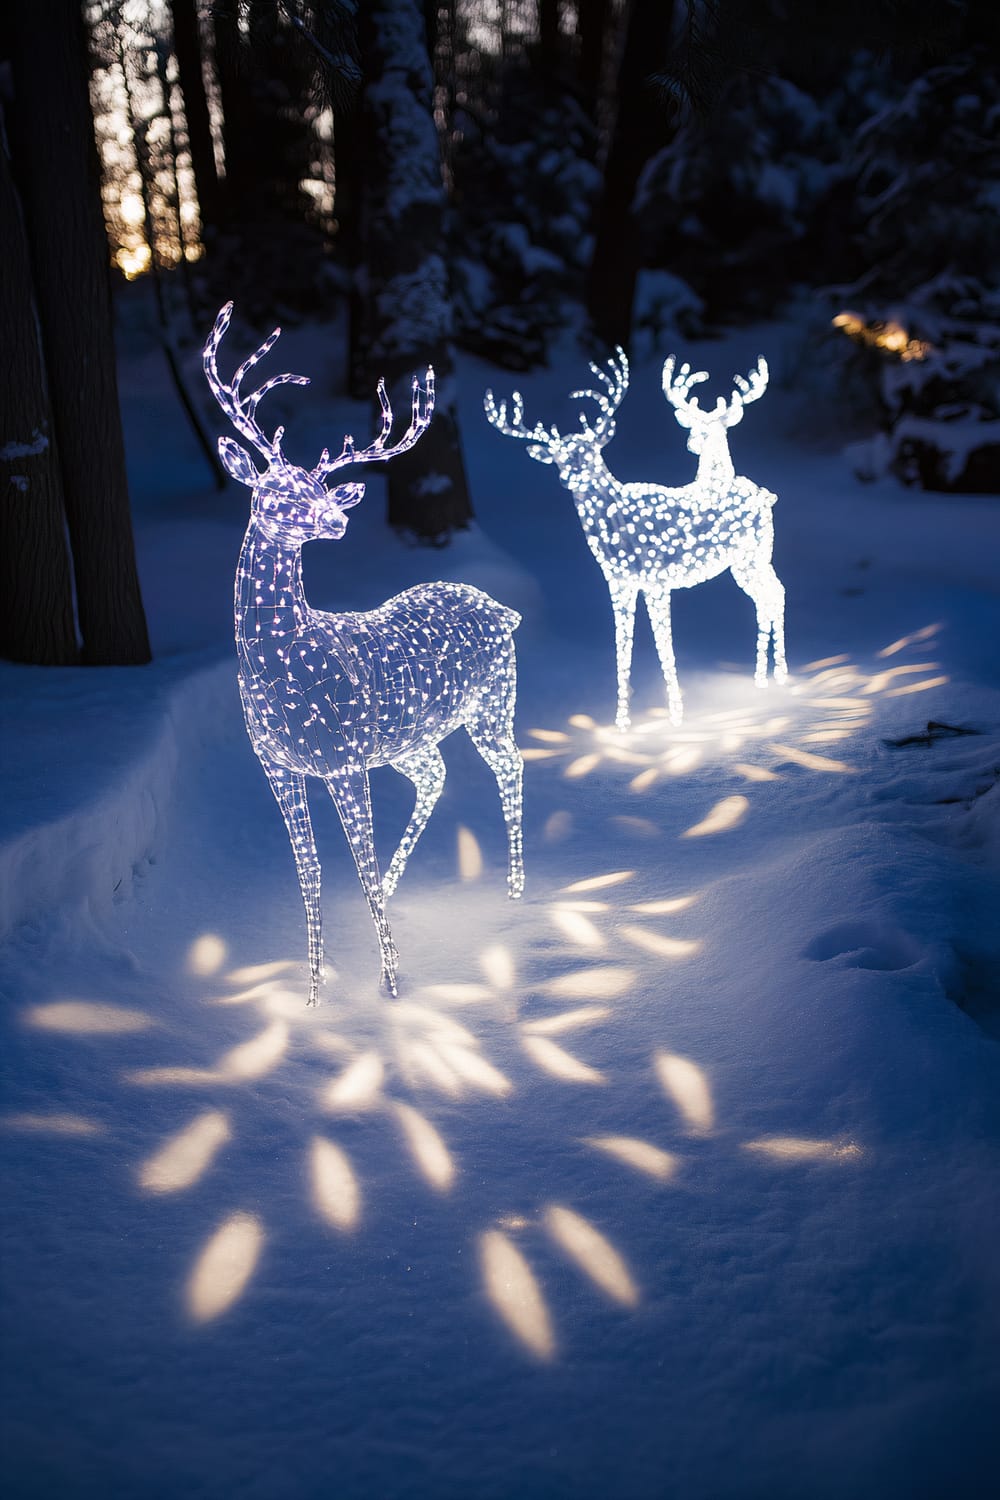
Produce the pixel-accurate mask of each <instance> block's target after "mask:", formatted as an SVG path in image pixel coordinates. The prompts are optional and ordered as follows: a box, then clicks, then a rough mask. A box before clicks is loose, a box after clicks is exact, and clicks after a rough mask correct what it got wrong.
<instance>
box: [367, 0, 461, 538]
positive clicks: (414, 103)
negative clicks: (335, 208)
mask: <svg viewBox="0 0 1000 1500" xmlns="http://www.w3.org/2000/svg"><path fill="white" fill-rule="evenodd" d="M360 38H361V61H362V73H363V77H364V86H363V94H362V113H361V120H360V127H359V136H360V149H361V173H360V181H361V183H362V184H363V201H362V209H361V242H362V250H363V256H364V262H365V282H364V285H363V288H362V291H363V300H364V304H365V316H364V328H365V333H366V335H367V349H366V355H367V359H366V364H367V367H368V371H369V377H370V379H371V380H372V381H374V378H376V377H377V376H378V375H380V374H381V375H384V376H385V378H386V383H387V385H388V386H389V387H390V390H391V391H392V396H393V405H394V408H395V409H396V410H397V411H399V410H403V411H405V410H408V409H409V391H408V385H407V382H408V380H409V377H410V376H411V375H413V374H415V373H419V374H421V376H422V374H423V370H424V368H425V367H426V365H427V364H428V363H433V365H434V369H435V372H436V374H437V377H438V401H437V406H436V408H435V412H434V420H433V422H432V423H431V425H430V428H429V430H428V432H427V434H426V435H425V437H424V438H423V440H422V441H421V442H420V443H419V444H418V445H417V446H416V447H415V448H413V449H412V450H411V451H410V452H409V453H407V454H405V455H402V456H401V457H400V458H397V459H396V460H395V461H394V462H393V464H392V466H391V467H390V469H389V472H388V486H389V523H390V525H392V526H398V527H400V528H403V529H405V530H406V531H408V532H411V533H412V534H413V535H415V536H417V537H420V538H422V539H424V540H427V541H437V540H441V539H443V538H445V537H446V536H447V535H448V533H449V532H451V531H453V530H454V529H456V528H459V527H463V526H465V525H466V524H467V523H468V521H469V518H470V517H471V515H472V506H471V503H470V499H469V489H468V482H467V479H466V474H465V464H464V460H463V458H462V451H461V446H460V443H459V435H458V423H457V419H456V414H455V401H454V393H453V388H452V370H453V357H452V346H451V335H452V307H451V298H450V290H449V285H448V268H447V256H446V253H445V243H444V212H445V190H444V183H443V180H442V175H441V156H440V147H439V144H438V137H437V131H436V129H435V125H434V115H433V104H432V95H433V74H432V70H431V63H430V57H429V54H428V46H427V28H426V22H425V15H424V5H423V0H369V3H368V4H367V5H366V6H365V9H364V11H363V12H362V16H361V28H360Z"/></svg>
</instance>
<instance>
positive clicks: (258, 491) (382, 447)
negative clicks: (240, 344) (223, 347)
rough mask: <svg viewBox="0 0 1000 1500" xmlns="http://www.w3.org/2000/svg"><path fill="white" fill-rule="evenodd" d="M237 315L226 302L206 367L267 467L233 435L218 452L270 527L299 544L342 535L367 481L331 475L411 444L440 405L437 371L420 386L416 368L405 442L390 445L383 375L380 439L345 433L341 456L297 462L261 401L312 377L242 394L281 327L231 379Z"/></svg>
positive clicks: (277, 378) (278, 380) (274, 379)
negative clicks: (261, 412)
mask: <svg viewBox="0 0 1000 1500" xmlns="http://www.w3.org/2000/svg"><path fill="white" fill-rule="evenodd" d="M232 315H233V304H232V303H231V302H227V303H226V305H225V307H223V308H221V309H220V311H219V315H218V317H217V318H216V320H215V324H214V326H213V328H212V332H211V334H210V335H209V338H208V342H207V343H206V345H205V348H204V352H203V360H204V366H205V375H206V378H207V380H208V383H209V385H210V386H211V388H212V393H213V395H214V396H215V399H216V401H217V402H218V403H219V405H220V406H221V408H222V410H223V411H224V412H225V414H226V416H227V417H228V418H229V420H230V422H231V423H232V425H233V426H234V427H235V429H236V431H237V432H238V433H240V435H241V436H242V437H244V438H246V440H247V441H248V442H249V443H250V445H251V446H252V447H253V448H255V449H256V450H257V453H258V454H259V455H260V457H261V458H262V459H263V460H264V462H265V464H266V466H267V467H266V468H265V469H264V472H263V473H261V472H260V470H259V469H258V468H257V465H256V464H255V463H254V461H253V459H252V458H251V456H250V454H249V453H248V452H247V450H246V448H244V447H243V446H242V445H241V444H240V443H237V442H235V441H234V440H233V439H232V438H228V437H221V438H220V439H219V456H220V458H221V459H222V462H223V464H224V465H225V467H226V470H227V472H228V473H229V474H230V475H231V476H232V478H233V479H237V480H239V482H240V484H245V485H247V486H248V487H249V488H250V489H251V490H252V492H253V494H252V501H251V507H252V514H253V516H254V517H255V519H256V520H257V521H258V522H259V523H260V524H261V526H262V527H263V529H264V530H265V531H266V532H269V533H270V534H272V535H274V536H275V537H278V536H281V537H282V538H283V539H284V540H286V541H288V542H291V543H293V544H296V545H301V544H302V543H303V542H307V541H312V540H315V539H318V538H323V539H326V540H329V541H336V540H338V539H339V538H340V537H342V536H343V535H344V532H345V531H346V529H347V517H346V515H345V512H346V511H348V510H350V509H351V508H352V506H355V505H357V504H358V503H359V501H361V500H362V499H363V498H364V493H365V486H364V484H361V483H353V484H340V485H335V486H334V487H333V488H328V487H327V485H326V483H325V480H326V476H327V475H328V474H333V473H335V472H336V471H337V470H338V469H343V468H347V467H348V466H350V465H352V464H364V463H373V462H376V461H380V460H384V459H388V458H394V457H395V455H396V454H397V453H405V452H406V450H407V449H408V448H412V447H413V445H414V443H416V442H417V440H418V438H419V437H420V436H421V434H422V433H423V432H424V430H425V429H426V427H427V425H428V423H429V422H430V419H431V415H432V413H433V411H434V371H433V370H432V369H431V368H430V367H429V366H428V369H427V376H426V380H427V384H426V387H422V386H420V385H419V384H418V382H417V378H416V376H414V378H413V406H412V413H411V417H410V425H409V427H408V428H407V430H406V432H405V433H404V434H403V436H402V438H400V440H399V442H398V443H395V444H394V445H393V446H392V447H386V443H387V440H388V437H389V433H390V432H391V430H392V420H393V418H392V407H391V405H390V404H389V398H388V396H387V395H386V391H385V382H384V381H382V380H380V381H379V383H378V399H379V405H380V407H381V408H382V427H381V431H380V432H379V435H378V437H377V438H376V439H375V441H374V442H373V443H370V444H369V446H368V447H367V448H363V449H362V450H361V451H360V452H358V451H357V450H356V449H355V447H354V439H353V438H352V437H345V438H344V444H343V447H342V449H341V451H340V453H339V454H338V455H337V457H336V458H331V457H330V453H329V450H328V449H326V448H324V449H323V452H322V453H321V454H320V458H319V462H318V463H317V465H316V466H315V468H313V469H303V468H300V467H299V466H298V465H297V464H293V463H290V462H289V460H288V459H287V458H286V457H285V455H284V454H283V453H282V451H281V439H282V436H283V435H284V431H285V429H284V427H276V428H275V430H274V433H273V434H272V436H271V437H268V436H267V435H266V433H265V432H264V431H263V430H262V429H261V427H260V426H259V425H258V422H257V407H258V406H259V405H260V402H261V401H262V400H263V398H264V397H265V396H266V395H267V393H268V391H272V390H274V388H275V386H278V385H308V384H309V378H308V376H305V375H287V374H286V375H272V376H271V378H270V380H266V381H265V382H264V384H263V385H262V386H260V387H259V388H258V389H257V390H256V391H254V392H253V393H252V394H251V395H249V396H244V395H242V394H241V391H240V386H241V384H242V382H243V379H244V377H245V376H246V375H247V374H248V373H249V372H250V371H251V370H252V369H253V368H254V366H255V365H257V364H258V363H259V362H260V360H262V359H263V358H264V356H265V354H267V353H268V351H269V350H270V349H271V348H272V347H273V345H274V344H275V343H276V342H277V339H278V338H279V336H280V334H281V329H280V328H275V330H274V331H273V333H271V334H269V336H268V337H267V338H266V339H265V340H264V342H263V344H261V346H260V348H259V349H258V350H257V351H256V352H255V353H254V354H251V355H250V357H249V358H248V359H245V360H244V361H243V363H242V364H241V365H240V367H239V369H238V370H237V371H236V373H235V375H234V376H233V378H232V380H230V381H229V382H228V383H227V382H226V381H224V380H223V379H222V378H221V376H220V375H219V370H218V353H219V346H220V344H221V343H222V340H223V338H224V336H225V333H226V330H227V328H228V327H229V323H230V319H231V318H232Z"/></svg>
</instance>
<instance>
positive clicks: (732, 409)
mask: <svg viewBox="0 0 1000 1500" xmlns="http://www.w3.org/2000/svg"><path fill="white" fill-rule="evenodd" d="M590 368H591V370H592V371H593V373H594V375H595V376H596V378H597V380H598V381H599V382H600V384H601V386H602V387H603V389H602V390H586V391H574V392H573V393H572V394H573V396H574V397H577V396H580V397H586V398H588V399H589V400H592V401H594V402H595V403H596V405H597V412H598V414H597V417H596V419H595V420H594V421H593V422H591V421H590V420H589V419H588V418H587V417H586V415H585V414H584V413H583V412H581V413H580V428H581V430H580V431H579V432H571V433H569V434H568V436H565V437H564V436H563V435H562V434H561V433H560V432H559V430H558V429H557V428H556V427H548V428H546V427H545V426H543V425H542V423H540V422H539V423H538V424H537V425H536V426H535V427H533V428H527V427H525V425H524V403H523V401H522V398H521V396H520V393H519V392H517V391H515V392H514V395H513V397H512V412H511V420H510V421H509V422H508V420H507V404H506V402H501V403H500V405H499V406H497V405H496V403H495V402H494V399H493V393H492V391H487V392H486V398H485V406H486V415H487V418H488V419H489V421H490V422H491V423H492V424H493V426H494V427H496V428H497V430H498V431H499V432H502V433H504V434H505V435H506V436H507V437H516V438H521V439H523V440H524V441H526V442H527V444H528V454H529V457H531V458H534V459H537V460H538V461H539V463H546V464H555V465H557V467H558V470H559V478H560V480H561V481H562V483H563V484H564V485H565V486H566V488H567V489H568V490H569V491H570V493H571V494H572V496H573V500H574V502H575V504H576V509H577V514H578V515H579V517H580V521H581V524H582V525H583V530H584V533H585V535H586V538H587V542H588V544H589V546H590V550H591V552H592V553H593V554H594V557H595V558H596V559H597V563H598V566H599V567H600V569H601V572H602V573H603V574H604V577H605V580H606V582H607V585H608V589H609V591H610V594H611V604H612V608H613V610H614V616H615V644H616V649H617V659H618V711H617V715H616V719H615V722H616V725H617V727H618V728H619V729H621V730H624V729H627V728H628V726H629V708H628V700H629V673H630V669H631V662H632V634H633V628H634V623H635V607H636V602H637V600H638V597H639V595H640V594H643V595H644V596H645V599H646V607H647V609H648V611H649V618H650V622H651V624H652V627H653V636H654V639H655V641H656V649H657V653H658V655H659V658H660V665H661V667H662V669H663V678H664V681H665V683H666V687H667V701H668V704H669V708H670V717H671V720H672V721H673V722H674V723H675V724H676V723H679V722H680V720H681V717H682V712H683V709H682V702H681V690H680V685H679V683H678V681H677V668H676V665H675V662H674V648H673V642H672V639H671V631H670V591H671V589H686V588H691V587H693V585H694V584H696V583H703V582H705V580H706V579H709V578H714V577H715V576H716V575H717V574H719V573H722V572H724V571H725V570H726V569H727V568H728V569H729V570H730V572H731V573H732V575H733V577H734V578H735V580H736V582H737V583H738V584H739V586H740V588H741V589H743V591H744V593H746V594H748V595H749V597H750V598H751V600H752V601H753V604H754V607H755V609H756V611H757V661H756V670H755V674H754V680H755V681H756V682H757V684H758V685H760V686H762V685H763V684H764V682H765V681H766V679H767V661H768V647H769V645H770V642H771V640H772V639H773V641H774V676H775V680H776V681H778V682H782V681H784V679H785V678H786V677H787V675H788V672H787V668H786V665H785V633H784V614H785V591H784V589H783V588H782V586H781V583H780V582H779V580H778V577H777V574H776V573H775V571H774V569H773V567H772V566H771V552H772V549H773V546H774V527H773V522H772V518H771V507H772V506H773V505H774V502H775V499H776V497H775V496H774V495H772V494H771V493H770V492H769V491H768V490H765V489H761V488H760V487H759V486H758V485H755V484H753V483H751V481H750V480H749V479H744V478H742V477H741V476H739V475H737V474H736V473H735V471H734V469H733V464H732V459H731V458H730V456H729V441H728V438H727V436H726V432H727V429H728V428H730V427H733V426H735V424H736V423H737V422H738V421H740V419H741V417H742V416H743V408H744V406H745V405H747V403H748V402H750V401H755V400H756V399H757V398H758V396H761V395H763V393H764V389H765V387H766V385H767V365H766V364H765V362H764V360H763V359H759V360H758V361H757V368H756V370H755V371H753V373H752V374H751V375H750V377H749V379H744V378H743V377H742V376H739V375H737V376H736V377H735V379H736V390H735V391H734V392H733V395H732V397H731V398H730V400H729V402H728V403H727V402H726V401H724V400H723V399H722V397H719V400H718V402H717V404H716V406H715V409H714V410H713V411H707V412H706V411H702V409H701V408H700V407H699V405H698V402H697V399H696V398H694V397H693V396H691V394H690V392H691V387H692V386H693V385H695V384H697V383H698V382H699V381H702V380H707V379H708V375H707V373H706V372H705V371H696V372H693V373H692V371H691V370H690V368H689V366H688V365H682V366H681V368H680V370H678V371H677V373H676V375H675V373H674V359H673V356H671V357H670V358H669V359H668V360H667V361H666V363H665V364H664V366H663V393H664V395H665V396H666V398H667V400H668V401H669V402H670V404H671V406H672V407H673V408H674V415H675V417H676V418H677V421H678V422H679V423H680V424H681V426H682V427H686V428H687V429H688V434H689V435H688V444H687V445H688V449H689V451H690V452H691V453H694V454H696V455H697V457H698V473H697V475H696V477H695V479H694V482H693V483H692V484H688V485H685V486H684V487H683V488H682V489H666V488H664V487H663V486H662V485H658V484H621V483H620V482H619V481H618V480H617V479H616V478H615V476H614V475H613V474H612V473H611V472H610V470H609V469H608V468H607V466H606V464H605V462H604V457H603V454H602V451H601V450H602V449H603V448H605V447H606V446H607V444H608V443H610V441H611V439H612V438H613V437H614V434H615V423H614V414H615V412H616V410H617V409H618V407H619V406H620V405H621V402H622V398H623V397H624V395H625V392H626V390H627V389H628V373H629V372H628V360H627V359H626V357H625V353H624V351H623V350H621V349H619V350H618V351H617V354H616V356H615V357H613V358H612V359H610V360H608V363H607V368H606V369H605V370H602V369H599V368H598V367H597V366H596V365H594V364H592V365H591V366H590Z"/></svg>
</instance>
